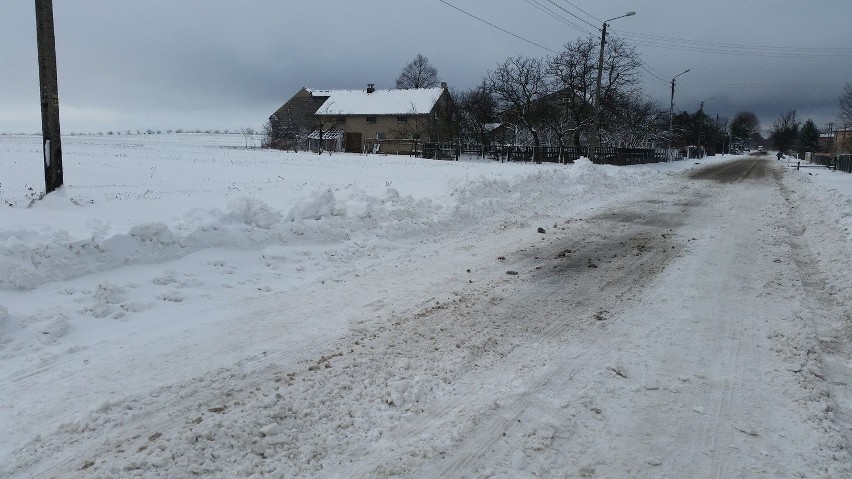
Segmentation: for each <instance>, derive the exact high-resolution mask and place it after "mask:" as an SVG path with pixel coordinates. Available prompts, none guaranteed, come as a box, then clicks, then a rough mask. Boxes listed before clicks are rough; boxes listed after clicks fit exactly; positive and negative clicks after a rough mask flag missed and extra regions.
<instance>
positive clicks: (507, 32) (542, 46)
mask: <svg viewBox="0 0 852 479" xmlns="http://www.w3.org/2000/svg"><path fill="white" fill-rule="evenodd" d="M438 1H439V2H441V3H443V4H444V5H446V6H448V7H451V8H454V9H456V10H458V11H460V12H462V13H464V14H465V15H467V16H470V17H473V18H475V19H477V20H479V21H480V22H482V23H484V24H486V25H488V26H491V27H494V28H496V29H497V30H500V31H501V32H503V33H505V34H507V35H511V36H513V37H515V38H517V39H518V40H521V41H524V42H527V43H529V44H530V45H535V46H537V47H539V48H541V49H543V50H547V51H549V52H550V53H554V54H556V55H558V54H559V52H557V51H556V50H553V49H550V48H547V47H546V46H544V45H540V44H538V43H536V42H534V41H532V40H529V39H526V38H524V37H522V36H520V35H518V34H516V33H512V32H510V31H509V30H506V29H505V28H503V27H498V26H497V25H495V24H493V23H491V22H489V21H488V20H484V19H482V18H479V17H477V16H476V15H474V14H472V13H470V12H468V11H466V10H462V9H461V8H459V7H457V6H455V5H453V4H451V3H449V2H446V1H445V0H438Z"/></svg>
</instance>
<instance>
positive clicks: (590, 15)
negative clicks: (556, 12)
mask: <svg viewBox="0 0 852 479" xmlns="http://www.w3.org/2000/svg"><path fill="white" fill-rule="evenodd" d="M563 1H564V2H565V3H567V4H568V5H571V6H572V7H574V8H576V9H577V10H579V11H581V12H583V13H585V14H586V15H587V16H589V17H590V18H592V19H593V20H596V21H597V22H598V23H603V20H601V19H600V18H598V17H596V16H594V15H592V14H591V13H589V12H587V11H585V10H583V9H582V8H580V7H578V6H577V5H575V4H573V3H571V2H569V1H568V0H563Z"/></svg>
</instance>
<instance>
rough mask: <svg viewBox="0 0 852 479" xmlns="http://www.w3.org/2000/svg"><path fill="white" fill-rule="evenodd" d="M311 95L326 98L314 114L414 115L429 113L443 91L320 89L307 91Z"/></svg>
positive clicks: (427, 89) (437, 89)
mask: <svg viewBox="0 0 852 479" xmlns="http://www.w3.org/2000/svg"><path fill="white" fill-rule="evenodd" d="M307 90H308V91H309V92H311V94H312V95H313V96H327V97H328V99H326V100H325V102H324V103H323V104H322V106H320V107H319V109H318V110H317V112H316V114H317V115H416V114H424V113H429V112H430V111H432V108H434V107H435V103H436V102H437V101H438V98H440V96H441V93H443V92H444V89H443V88H417V89H410V90H375V91H373V92H372V93H367V91H366V90H320V89H312V88H308V89H307Z"/></svg>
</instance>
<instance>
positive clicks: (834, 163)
mask: <svg viewBox="0 0 852 479" xmlns="http://www.w3.org/2000/svg"><path fill="white" fill-rule="evenodd" d="M805 160H806V161H810V162H811V163H812V164H815V165H821V166H825V167H826V168H831V169H834V170H839V171H844V172H846V173H852V155H850V154H842V155H831V154H827V153H808V154H806V155H805Z"/></svg>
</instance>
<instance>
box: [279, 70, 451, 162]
mask: <svg viewBox="0 0 852 479" xmlns="http://www.w3.org/2000/svg"><path fill="white" fill-rule="evenodd" d="M451 104H452V99H451V98H450V95H449V92H448V91H447V85H446V84H445V83H442V84H441V87H440V88H420V89H409V90H398V89H393V90H376V89H375V88H374V87H373V85H372V84H371V85H368V86H367V88H366V89H364V90H321V89H311V88H302V89H301V90H299V91H298V92H297V93H296V94H295V95H294V96H293V97H292V98H290V100H288V101H287V103H285V104H284V105H282V106H281V108H279V109H278V110H276V112H275V113H273V114H272V115H271V116H270V117H269V123H270V126H271V129H272V130H273V134H272V141H271V143H272V145H271V146H273V147H276V148H294V147H297V145H300V144H301V147H302V148H309V149H311V150H314V151H318V150H319V149H320V148H321V149H322V150H325V151H347V152H354V153H360V152H365V151H369V152H375V153H398V154H410V153H411V152H412V151H415V150H417V149H419V148H421V147H422V145H423V143H424V142H434V141H440V139H441V138H442V137H446V135H447V133H446V131H447V130H448V129H449V125H450V117H451ZM442 133H444V134H443V135H442Z"/></svg>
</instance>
